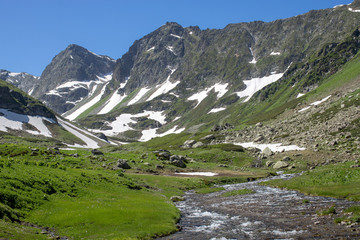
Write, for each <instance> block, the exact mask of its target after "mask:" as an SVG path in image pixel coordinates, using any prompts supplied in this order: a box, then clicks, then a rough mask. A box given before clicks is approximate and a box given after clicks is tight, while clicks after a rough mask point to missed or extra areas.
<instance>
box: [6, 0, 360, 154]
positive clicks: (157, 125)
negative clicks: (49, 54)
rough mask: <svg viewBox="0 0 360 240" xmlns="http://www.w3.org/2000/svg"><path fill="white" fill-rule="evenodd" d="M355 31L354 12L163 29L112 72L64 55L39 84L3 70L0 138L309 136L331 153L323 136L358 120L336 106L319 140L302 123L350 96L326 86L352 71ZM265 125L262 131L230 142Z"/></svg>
mask: <svg viewBox="0 0 360 240" xmlns="http://www.w3.org/2000/svg"><path fill="white" fill-rule="evenodd" d="M359 23H360V2H359V1H354V2H353V3H352V4H349V5H342V6H337V7H334V8H330V9H323V10H313V11H310V12H308V13H306V14H303V15H298V16H295V17H291V18H287V19H280V20H276V21H273V22H262V21H255V22H245V23H236V24H229V25H227V26H226V27H225V28H224V29H206V30H201V29H200V28H199V27H197V26H191V27H182V26H181V25H179V24H177V23H174V22H167V23H166V24H164V25H163V26H161V27H160V28H158V29H156V30H155V31H153V32H151V33H149V34H148V35H146V36H144V37H142V38H141V39H139V40H136V41H135V42H134V43H133V45H132V46H130V48H129V50H128V52H127V53H126V54H124V55H123V56H122V57H121V58H119V59H117V60H115V59H112V58H110V57H108V56H104V55H101V53H93V52H91V51H90V50H87V49H85V48H84V47H81V46H78V45H75V44H72V45H69V46H68V47H67V48H66V49H65V50H63V51H61V52H60V53H59V54H58V55H56V56H55V57H54V58H53V59H52V61H51V62H50V63H49V65H48V66H47V67H46V68H45V69H44V71H43V72H42V74H41V76H39V77H37V76H32V75H30V74H27V73H13V72H9V71H6V70H1V72H0V79H2V80H4V81H1V85H0V93H1V94H0V97H1V101H0V118H2V119H3V120H1V123H0V125H1V126H0V130H1V131H5V132H8V133H10V134H15V135H21V136H27V135H29V134H31V135H38V136H39V137H52V138H57V139H59V136H65V135H62V133H63V132H64V131H69V132H70V133H71V134H75V135H76V134H77V137H78V140H76V141H74V140H73V138H69V139H67V138H66V137H62V138H61V141H62V142H63V143H65V144H68V145H74V146H86V147H98V146H102V145H105V144H108V143H112V144H117V143H120V142H131V141H147V140H149V139H151V138H153V137H158V136H164V135H166V134H171V133H180V132H199V131H208V132H210V131H221V130H223V129H228V128H233V129H234V131H232V132H231V133H229V134H228V135H227V136H224V138H222V139H217V140H214V141H223V142H224V141H228V142H229V141H230V142H231V141H235V140H239V139H243V140H255V139H257V141H259V142H271V141H274V140H276V139H273V137H274V136H278V137H280V136H282V138H283V139H282V140H281V141H284V142H289V143H296V144H297V145H299V146H302V147H309V146H310V145H311V144H312V141H308V136H307V135H306V134H307V133H306V131H307V130H309V129H310V130H312V131H313V133H314V136H315V138H316V137H317V136H318V137H324V138H329V141H331V139H332V138H333V137H334V135H329V134H327V133H330V132H331V131H333V132H336V131H338V128H351V124H352V123H353V122H356V120H358V119H359V111H357V112H356V111H355V112H353V111H351V113H352V115H350V116H349V115H347V114H348V112H347V111H348V109H349V108H350V107H352V106H348V105H346V104H345V105H344V106H343V107H342V108H341V111H340V112H339V114H343V115H345V116H347V117H345V120H344V119H341V120H340V118H339V116H338V115H336V114H333V115H331V114H330V115H329V116H328V117H329V118H328V119H326V121H327V122H329V125H327V128H326V130H325V129H324V128H323V127H322V126H323V123H324V122H325V120H323V119H314V118H312V117H313V115H312V114H310V113H313V112H314V111H320V110H321V111H326V109H328V108H330V107H331V104H332V103H335V102H336V101H338V100H339V99H341V98H342V97H344V96H346V95H347V94H351V92H353V91H354V90H358V89H359V87H360V81H359V78H357V76H354V77H353V78H351V79H350V80H345V79H343V80H342V79H340V80H336V79H337V78H336V75H337V74H339V72H341V71H344V69H347V66H352V65H354V64H355V65H356V64H359V54H358V51H359V49H360V31H359V25H360V24H359ZM351 64H352V65H351ZM334 79H335V80H334ZM19 89H20V90H19ZM43 104H44V105H45V106H46V107H45V106H44V105H43ZM322 108H323V109H322ZM4 119H5V120H6V121H5V120H4ZM312 120H314V121H312ZM69 121H71V122H69ZM263 123H268V125H267V126H268V128H263V129H261V130H255V129H254V128H252V127H248V129H247V130H246V129H245V130H244V131H247V132H246V134H243V133H241V131H235V130H236V129H241V128H242V127H243V126H252V125H255V124H258V125H261V124H263ZM332 128H333V129H332ZM85 129H86V130H85ZM329 129H330V130H329ZM270 133H271V134H270ZM246 138H248V139H246ZM70 139H71V140H70Z"/></svg>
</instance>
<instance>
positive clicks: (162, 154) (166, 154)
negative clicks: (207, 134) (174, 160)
mask: <svg viewBox="0 0 360 240" xmlns="http://www.w3.org/2000/svg"><path fill="white" fill-rule="evenodd" d="M170 156H171V154H170V152H169V151H165V152H160V153H159V154H158V155H157V157H158V158H159V159H160V160H169V159H170Z"/></svg>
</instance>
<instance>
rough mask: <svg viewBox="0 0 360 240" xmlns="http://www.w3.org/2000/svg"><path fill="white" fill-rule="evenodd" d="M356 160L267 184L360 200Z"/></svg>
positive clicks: (319, 194) (359, 183)
mask: <svg viewBox="0 0 360 240" xmlns="http://www.w3.org/2000/svg"><path fill="white" fill-rule="evenodd" d="M353 164H354V162H347V163H343V164H334V165H327V166H322V167H318V168H316V169H314V170H312V171H307V172H305V173H304V174H303V175H301V176H299V177H295V178H293V179H290V180H287V181H285V180H281V179H277V180H271V181H268V182H264V183H263V184H265V185H270V186H275V187H281V188H287V189H294V190H298V191H300V192H303V193H306V194H310V195H317V196H328V197H336V198H346V199H348V200H352V201H360V171H359V169H358V168H351V165H353Z"/></svg>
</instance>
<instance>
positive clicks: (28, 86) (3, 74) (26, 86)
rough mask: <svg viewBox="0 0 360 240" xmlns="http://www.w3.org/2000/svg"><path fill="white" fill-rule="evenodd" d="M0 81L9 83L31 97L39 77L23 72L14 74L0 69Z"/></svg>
mask: <svg viewBox="0 0 360 240" xmlns="http://www.w3.org/2000/svg"><path fill="white" fill-rule="evenodd" d="M0 79H2V80H4V81H6V82H8V83H11V84H12V85H14V86H15V87H18V88H20V89H21V90H23V91H25V92H27V93H28V94H30V95H31V93H32V90H33V88H34V86H36V84H37V81H38V80H39V77H36V76H33V75H31V74H29V73H25V72H21V73H15V72H9V71H7V70H3V69H0Z"/></svg>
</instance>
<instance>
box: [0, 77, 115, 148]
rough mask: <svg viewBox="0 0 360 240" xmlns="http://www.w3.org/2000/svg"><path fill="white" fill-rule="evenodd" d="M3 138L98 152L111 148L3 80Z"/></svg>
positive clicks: (0, 104) (0, 124)
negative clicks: (100, 148) (10, 137)
mask: <svg viewBox="0 0 360 240" xmlns="http://www.w3.org/2000/svg"><path fill="white" fill-rule="evenodd" d="M0 135H1V139H2V138H3V137H4V136H7V137H9V136H16V138H17V139H19V137H20V138H21V137H26V138H27V139H32V138H34V139H35V138H36V141H37V142H40V141H44V142H50V143H53V144H54V145H57V146H69V145H71V146H77V147H89V148H96V147H99V146H101V145H104V144H108V142H106V141H104V140H102V139H100V138H98V137H96V136H94V135H92V134H91V133H89V132H86V131H84V130H81V129H80V128H78V127H76V126H74V125H73V124H71V123H68V122H66V121H65V120H63V119H61V118H60V117H59V116H57V115H56V114H55V113H54V112H53V111H51V110H49V109H48V108H47V107H46V106H45V105H44V104H42V103H41V102H40V101H38V100H36V99H34V98H33V97H31V96H29V95H28V94H26V93H24V92H23V91H21V90H20V89H18V88H16V87H14V86H13V85H11V84H9V83H7V82H5V81H3V80H0ZM32 141H33V140H32ZM16 142H18V140H16Z"/></svg>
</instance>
